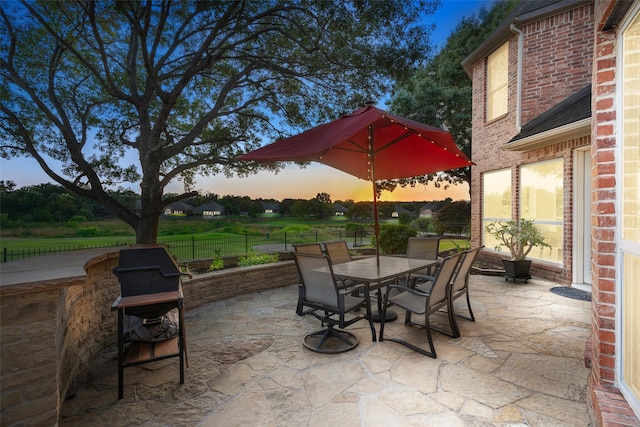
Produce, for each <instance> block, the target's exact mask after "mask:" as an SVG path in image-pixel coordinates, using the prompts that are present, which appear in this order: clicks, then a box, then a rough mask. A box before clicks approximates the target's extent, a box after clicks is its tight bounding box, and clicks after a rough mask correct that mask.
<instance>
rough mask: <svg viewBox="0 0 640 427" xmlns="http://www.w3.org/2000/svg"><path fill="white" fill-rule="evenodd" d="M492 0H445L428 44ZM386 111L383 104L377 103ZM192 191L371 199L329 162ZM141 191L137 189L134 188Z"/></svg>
mask: <svg viewBox="0 0 640 427" xmlns="http://www.w3.org/2000/svg"><path fill="white" fill-rule="evenodd" d="M491 3H492V0H484V1H483V0H475V1H467V0H448V1H443V2H442V5H441V7H440V8H439V9H438V10H437V11H436V13H435V14H434V15H431V16H430V17H428V19H427V22H428V23H430V24H431V23H433V24H435V25H436V28H435V31H434V32H433V34H432V37H431V39H432V43H433V46H434V47H436V48H439V47H442V46H443V45H444V43H445V41H446V39H447V37H448V36H449V34H450V33H451V32H452V31H453V29H454V28H455V26H456V25H457V24H458V22H460V20H461V19H462V18H463V17H467V16H471V15H472V14H475V13H477V12H478V10H479V9H480V7H481V6H483V5H484V6H486V7H487V8H488V7H490V6H491ZM378 107H379V108H381V109H383V110H387V109H388V108H387V106H386V105H378ZM0 179H2V180H5V181H7V180H11V181H14V182H15V183H16V184H17V186H18V187H23V186H28V185H36V184H41V183H44V182H50V179H49V178H48V177H47V176H46V175H45V174H44V172H42V170H41V169H40V167H39V166H38V164H37V163H36V162H35V161H34V160H33V159H24V158H17V159H11V160H6V159H0ZM195 189H196V190H200V191H203V192H207V193H215V194H218V195H220V196H224V195H236V196H249V197H251V198H264V199H275V200H282V199H284V198H294V199H298V198H300V199H310V198H313V197H315V196H316V194H318V193H328V194H329V195H330V196H331V199H332V200H348V199H352V200H354V201H367V200H371V199H372V187H371V183H370V182H368V181H364V180H360V179H358V178H355V177H353V176H351V175H348V174H346V173H344V172H340V171H337V170H335V169H333V168H331V167H328V166H324V165H320V164H315V163H314V164H310V165H308V166H307V167H305V168H300V167H299V166H297V165H289V166H287V168H286V169H285V170H284V171H282V172H280V173H279V174H273V173H271V172H261V173H259V174H258V175H253V176H250V177H248V178H243V179H240V178H226V177H224V176H214V177H207V178H204V177H201V178H199V179H198V180H197V184H196V186H195ZM132 190H133V191H139V189H138V188H132ZM182 190H183V188H182V186H181V184H180V183H174V184H172V185H170V186H169V187H168V188H167V190H166V191H167V192H171V193H179V192H182ZM446 197H450V198H452V199H453V200H463V199H464V200H468V199H469V189H468V186H467V185H464V186H458V187H450V188H449V189H448V190H444V189H437V188H435V187H434V186H432V185H429V186H428V187H425V186H417V187H415V188H406V189H403V188H397V189H396V190H395V191H394V192H392V193H389V192H384V193H383V194H382V197H381V198H380V200H381V201H414V200H415V201H423V200H442V199H444V198H446Z"/></svg>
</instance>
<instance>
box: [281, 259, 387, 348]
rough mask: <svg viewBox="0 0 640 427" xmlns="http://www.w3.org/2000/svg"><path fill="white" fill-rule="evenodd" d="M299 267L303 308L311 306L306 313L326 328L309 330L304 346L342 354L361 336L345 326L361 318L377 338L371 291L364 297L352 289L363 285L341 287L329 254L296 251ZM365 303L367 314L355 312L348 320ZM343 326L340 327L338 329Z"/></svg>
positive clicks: (372, 337) (372, 335)
mask: <svg viewBox="0 0 640 427" xmlns="http://www.w3.org/2000/svg"><path fill="white" fill-rule="evenodd" d="M293 255H294V257H295V262H296V267H297V268H298V272H299V274H300V277H301V278H302V286H301V287H300V292H301V294H300V298H299V300H300V301H302V306H303V307H308V308H309V310H307V311H306V312H305V313H304V314H312V315H313V316H315V317H316V318H317V319H319V320H320V321H321V322H322V324H323V325H326V328H324V329H321V330H319V331H316V332H313V333H310V334H308V335H306V336H305V337H304V340H303V342H302V343H303V345H304V346H305V348H308V349H309V350H311V351H315V352H318V353H342V352H345V351H349V350H351V349H353V348H355V347H356V346H357V345H358V338H357V337H356V336H355V335H354V334H352V333H350V332H347V331H344V330H342V329H344V328H346V327H348V326H350V325H352V324H354V323H356V322H358V321H360V320H363V319H364V320H367V321H368V322H369V327H370V328H371V339H372V340H373V341H375V340H376V331H375V328H374V326H373V323H372V321H371V299H370V298H369V294H368V292H364V293H363V296H362V297H354V296H353V295H351V294H352V292H353V291H354V290H356V289H357V288H359V287H364V285H357V286H354V287H353V288H347V289H341V288H339V287H338V284H337V283H336V278H335V276H334V274H333V268H332V267H331V262H330V261H329V257H328V256H326V255H314V254H304V253H299V252H294V254H293ZM362 302H364V303H365V306H366V315H355V314H354V316H353V317H351V318H350V319H348V320H347V317H346V315H347V313H349V312H352V311H355V309H356V308H357V307H359V306H360V304H362ZM337 328H340V329H337Z"/></svg>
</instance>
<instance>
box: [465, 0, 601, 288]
mask: <svg viewBox="0 0 640 427" xmlns="http://www.w3.org/2000/svg"><path fill="white" fill-rule="evenodd" d="M542 3H543V4H547V6H546V7H543V8H541V9H533V10H531V9H529V7H532V5H538V4H540V2H522V3H521V5H520V6H518V7H516V9H515V10H514V12H513V14H512V15H511V16H510V18H508V19H507V21H506V22H505V23H504V24H503V25H502V26H501V27H500V28H498V30H496V32H494V34H493V35H492V36H490V38H489V39H488V40H487V41H486V42H485V43H483V45H482V46H480V47H479V48H478V49H477V50H476V51H474V52H473V53H472V54H471V55H470V56H469V57H468V58H466V59H465V61H464V62H463V65H464V67H465V69H466V70H467V72H468V73H469V75H470V76H471V78H472V80H473V116H472V135H473V142H474V143H473V145H472V150H473V151H472V159H473V161H474V162H475V163H476V164H477V166H475V167H473V168H472V179H471V200H472V203H471V205H472V208H471V209H472V212H471V215H472V221H471V223H472V230H471V236H472V242H473V244H474V245H479V244H484V242H483V236H482V234H483V233H482V228H483V227H482V225H483V221H482V220H483V217H482V209H483V200H482V185H483V184H482V179H483V174H484V173H485V172H488V171H494V170H498V169H502V168H506V167H510V168H511V179H512V182H511V188H512V196H513V197H512V206H511V217H512V218H513V219H517V218H520V217H521V215H520V212H519V197H518V188H519V179H520V177H519V174H518V171H519V167H520V166H522V165H525V164H531V163H534V162H539V161H544V160H548V159H558V158H561V159H562V161H563V162H562V163H563V168H564V174H563V175H564V189H565V191H564V200H563V203H562V206H563V210H564V214H563V218H562V223H563V239H562V242H559V244H558V246H560V245H561V247H559V248H555V250H557V251H559V252H561V253H562V256H561V259H560V261H561V262H556V263H545V262H534V264H533V267H532V274H533V275H534V276H535V277H542V278H545V279H549V280H553V281H556V282H559V283H563V284H569V283H571V282H572V265H573V246H572V245H573V221H574V215H573V194H572V188H571V187H572V179H573V163H574V156H575V150H576V148H580V147H584V148H586V147H588V146H589V144H590V141H591V140H590V127H589V124H588V123H586V122H583V123H582V126H581V127H579V128H578V129H575V128H573V127H569V128H568V129H565V130H564V131H563V130H562V129H561V131H559V132H556V133H555V134H553V135H551V136H546V137H544V135H543V138H541V139H539V140H534V141H533V142H532V143H530V144H527V145H524V146H519V147H515V148H509V146H510V145H513V144H510V141H511V140H512V138H514V137H516V136H517V135H518V134H519V133H520V132H521V130H522V129H523V125H526V124H527V123H529V122H530V121H531V120H533V119H535V118H536V117H538V116H540V115H541V114H542V113H544V112H546V111H547V110H549V109H551V108H552V107H554V106H556V105H557V104H559V103H561V102H562V101H564V100H566V99H567V98H569V97H570V96H571V95H573V94H574V93H576V92H578V91H579V90H580V89H582V88H584V87H586V86H588V85H589V84H590V83H591V72H592V61H593V20H594V17H593V2H575V1H573V2H566V1H565V2H542ZM512 24H513V25H512ZM520 34H521V35H520ZM550 34H553V35H554V37H549V35H550ZM504 43H508V52H509V54H508V58H509V59H508V112H507V113H506V114H504V115H502V116H501V117H498V118H496V119H493V120H490V121H487V119H486V107H485V106H486V91H485V87H486V75H487V73H486V67H487V65H486V58H487V56H488V54H490V53H491V52H492V51H493V50H495V49H496V48H497V47H499V46H502V45H503V44H504ZM519 52H521V53H519ZM552 64H553V66H552ZM550 69H551V70H553V71H551V72H550V71H549V70H550ZM518 70H521V72H519V71H518ZM518 87H521V90H520V91H518ZM476 141H482V142H476ZM482 256H484V257H490V256H494V257H495V256H497V255H496V254H495V252H494V251H493V250H492V249H491V248H488V249H485V250H484V252H483V254H482Z"/></svg>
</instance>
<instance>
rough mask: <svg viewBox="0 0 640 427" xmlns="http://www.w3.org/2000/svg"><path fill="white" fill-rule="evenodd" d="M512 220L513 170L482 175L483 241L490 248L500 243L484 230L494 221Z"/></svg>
mask: <svg viewBox="0 0 640 427" xmlns="http://www.w3.org/2000/svg"><path fill="white" fill-rule="evenodd" d="M510 220H511V170H510V169H503V170H499V171H493V172H486V173H485V174H483V175H482V241H483V244H484V245H485V246H486V247H488V248H493V247H495V246H496V244H497V243H498V241H497V240H496V239H495V238H494V237H492V236H489V235H488V234H487V233H486V232H485V231H484V230H485V228H486V227H487V225H489V223H491V222H494V221H500V222H505V221H510Z"/></svg>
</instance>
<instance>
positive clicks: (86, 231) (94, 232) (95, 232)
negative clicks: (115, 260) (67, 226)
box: [75, 227, 101, 237]
mask: <svg viewBox="0 0 640 427" xmlns="http://www.w3.org/2000/svg"><path fill="white" fill-rule="evenodd" d="M75 234H76V236H78V237H96V236H100V235H101V232H100V229H99V228H98V227H84V228H79V229H78V230H77V231H76V233H75Z"/></svg>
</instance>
